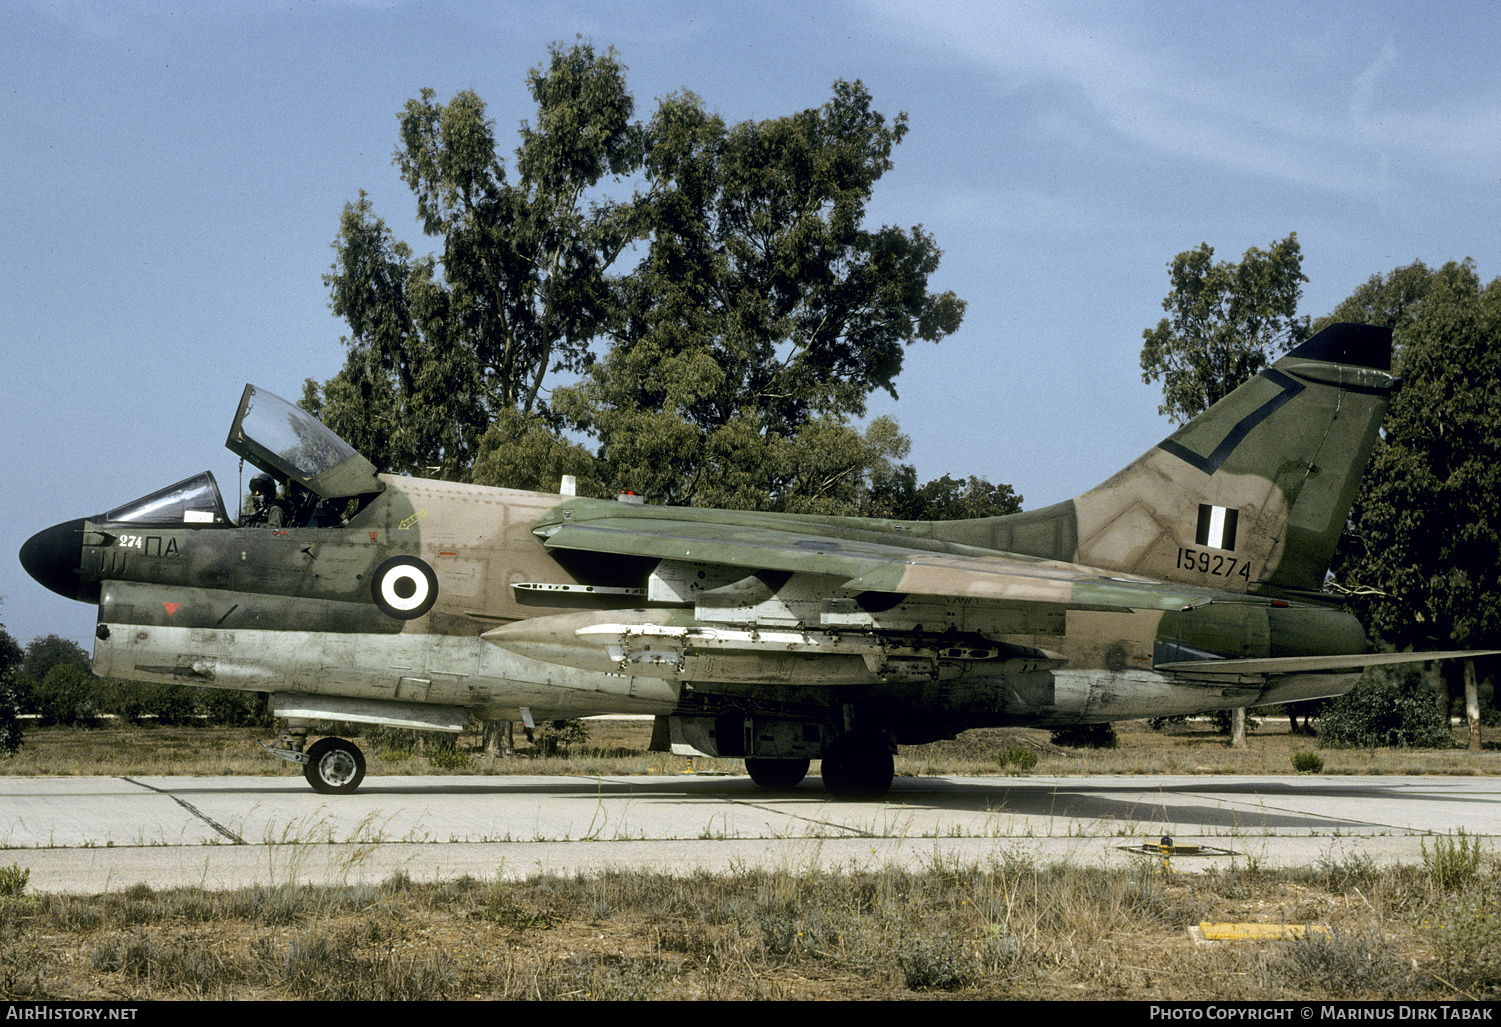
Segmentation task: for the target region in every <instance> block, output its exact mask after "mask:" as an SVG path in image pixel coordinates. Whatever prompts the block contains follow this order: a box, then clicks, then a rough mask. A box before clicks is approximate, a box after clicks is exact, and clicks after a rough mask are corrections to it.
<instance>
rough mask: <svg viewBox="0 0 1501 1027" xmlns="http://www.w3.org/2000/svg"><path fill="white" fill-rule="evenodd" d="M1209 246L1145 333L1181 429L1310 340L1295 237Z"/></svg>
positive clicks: (1197, 253)
mask: <svg viewBox="0 0 1501 1027" xmlns="http://www.w3.org/2000/svg"><path fill="white" fill-rule="evenodd" d="M1213 259H1214V248H1213V247H1211V246H1210V245H1209V244H1208V243H1200V244H1199V248H1198V249H1196V250H1185V251H1184V252H1182V253H1180V254H1178V255H1177V256H1176V257H1174V258H1173V260H1172V263H1170V264H1169V265H1168V277H1169V280H1170V281H1171V282H1172V286H1173V288H1172V291H1171V292H1169V293H1168V294H1167V298H1166V299H1164V300H1163V301H1162V309H1163V310H1166V311H1168V312H1169V313H1170V314H1172V317H1170V318H1167V317H1165V318H1163V319H1162V320H1161V321H1159V322H1158V323H1157V327H1156V328H1149V329H1147V330H1146V331H1144V332H1142V338H1143V339H1145V340H1146V343H1145V345H1143V346H1142V348H1141V370H1142V375H1141V380H1142V381H1143V382H1146V383H1148V384H1150V383H1151V382H1154V381H1159V380H1160V381H1161V382H1162V396H1163V403H1162V405H1161V406H1160V407H1158V408H1157V412H1158V413H1160V414H1166V415H1167V416H1168V419H1169V420H1171V421H1172V422H1174V423H1175V424H1186V423H1188V422H1189V421H1191V420H1193V418H1195V417H1197V416H1198V415H1199V414H1201V413H1203V412H1204V411H1205V410H1208V409H1209V408H1210V407H1212V406H1213V405H1214V404H1216V403H1218V402H1219V401H1220V400H1221V399H1224V398H1225V397H1226V396H1228V395H1230V393H1232V392H1234V391H1235V390H1236V389H1237V388H1239V387H1240V386H1241V385H1243V384H1244V383H1245V382H1247V381H1249V380H1250V379H1251V378H1252V377H1253V376H1255V375H1256V374H1257V373H1259V372H1260V371H1261V369H1262V368H1263V367H1265V366H1266V365H1267V364H1269V363H1270V362H1271V361H1272V360H1273V359H1274V358H1275V356H1276V354H1277V352H1278V351H1280V350H1287V349H1291V348H1293V347H1294V346H1296V345H1297V344H1298V343H1300V342H1302V341H1303V340H1304V339H1307V338H1308V337H1309V335H1310V332H1309V327H1308V318H1307V317H1306V316H1305V317H1302V318H1299V317H1298V316H1297V310H1298V300H1299V299H1300V298H1301V297H1302V295H1303V284H1302V283H1304V282H1306V281H1308V279H1307V277H1305V276H1304V274H1303V250H1302V248H1301V247H1300V246H1299V245H1298V233H1297V232H1290V233H1288V236H1287V238H1286V239H1283V240H1281V241H1280V242H1274V243H1272V246H1271V249H1269V250H1265V251H1263V250H1259V249H1257V248H1256V247H1254V246H1253V247H1251V248H1250V249H1249V250H1247V251H1246V252H1245V254H1244V255H1243V256H1242V257H1241V261H1240V263H1239V264H1231V263H1229V262H1228V261H1221V262H1220V263H1218V264H1215V263H1212V261H1213ZM1230 736H1231V740H1232V744H1233V745H1235V746H1236V747H1237V748H1241V747H1244V745H1245V710H1244V709H1235V710H1232V711H1231V725H1230Z"/></svg>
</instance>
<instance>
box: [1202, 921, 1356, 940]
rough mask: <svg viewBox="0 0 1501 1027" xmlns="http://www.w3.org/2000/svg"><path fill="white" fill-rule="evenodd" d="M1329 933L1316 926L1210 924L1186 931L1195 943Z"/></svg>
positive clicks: (1287, 937) (1272, 938) (1285, 937)
mask: <svg viewBox="0 0 1501 1027" xmlns="http://www.w3.org/2000/svg"><path fill="white" fill-rule="evenodd" d="M1310 931H1311V932H1313V933H1314V934H1325V935H1327V934H1328V933H1329V928H1327V927H1323V926H1321V925H1318V924H1211V923H1202V924H1199V925H1198V926H1197V927H1190V928H1189V929H1188V933H1189V936H1190V937H1192V938H1193V940H1194V941H1196V942H1212V941H1285V940H1287V939H1289V938H1302V937H1303V936H1305V935H1306V934H1308V933H1309V932H1310Z"/></svg>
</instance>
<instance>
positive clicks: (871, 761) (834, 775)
mask: <svg viewBox="0 0 1501 1027" xmlns="http://www.w3.org/2000/svg"><path fill="white" fill-rule="evenodd" d="M895 774H896V766H895V763H894V761H893V760H892V758H891V748H890V747H889V746H888V745H887V744H886V739H885V738H883V737H882V736H881V735H880V734H878V733H876V732H874V731H851V732H849V733H848V734H844V735H840V736H839V737H838V738H836V739H834V740H833V741H832V742H830V743H829V744H828V745H827V746H825V747H824V751H823V785H824V787H825V788H827V789H828V790H829V794H830V795H832V796H834V797H835V798H836V799H879V798H880V797H881V796H883V795H885V794H886V792H887V791H888V790H889V789H890V788H891V779H892V778H893V777H894V776H895Z"/></svg>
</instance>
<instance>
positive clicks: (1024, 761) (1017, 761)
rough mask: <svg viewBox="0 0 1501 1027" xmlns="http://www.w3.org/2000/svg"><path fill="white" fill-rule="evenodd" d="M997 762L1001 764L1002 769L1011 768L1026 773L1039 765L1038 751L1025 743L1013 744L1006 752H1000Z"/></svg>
mask: <svg viewBox="0 0 1501 1027" xmlns="http://www.w3.org/2000/svg"><path fill="white" fill-rule="evenodd" d="M996 762H997V763H999V764H1000V765H1001V767H1002V769H1011V770H1015V771H1016V772H1017V773H1021V774H1025V773H1026V772H1027V771H1029V770H1031V769H1032V768H1033V767H1035V766H1037V753H1036V752H1035V751H1034V750H1032V749H1028V748H1027V747H1026V746H1025V745H1013V746H1012V747H1011V748H1009V749H1007V750H1005V751H1004V752H1001V753H998V754H997V755H996Z"/></svg>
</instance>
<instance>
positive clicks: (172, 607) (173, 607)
mask: <svg viewBox="0 0 1501 1027" xmlns="http://www.w3.org/2000/svg"><path fill="white" fill-rule="evenodd" d="M162 605H163V606H165V607H166V608H167V616H168V617H170V616H172V615H173V614H174V613H176V612H177V608H178V607H180V606H181V605H182V604H181V603H162Z"/></svg>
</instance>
